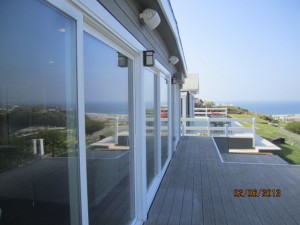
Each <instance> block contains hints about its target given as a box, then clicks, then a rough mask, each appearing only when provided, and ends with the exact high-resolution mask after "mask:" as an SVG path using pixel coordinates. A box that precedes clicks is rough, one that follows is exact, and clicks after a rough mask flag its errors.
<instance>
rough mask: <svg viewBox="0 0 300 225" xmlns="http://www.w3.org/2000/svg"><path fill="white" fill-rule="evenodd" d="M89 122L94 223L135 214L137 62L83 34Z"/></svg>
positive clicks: (126, 218) (91, 216) (120, 221)
mask: <svg viewBox="0 0 300 225" xmlns="http://www.w3.org/2000/svg"><path fill="white" fill-rule="evenodd" d="M84 59H85V61H84V68H85V71H84V76H85V80H84V81H85V84H84V86H85V111H86V115H85V121H86V145H87V171H88V198H89V199H88V200H89V219H90V224H128V223H130V222H131V220H132V218H133V216H132V213H133V210H131V209H132V198H131V196H132V195H131V191H132V190H131V188H130V187H131V186H130V184H131V182H130V170H131V167H132V165H131V151H132V147H131V146H130V135H131V134H130V129H129V127H130V120H129V111H128V109H129V98H128V96H129V92H128V91H129V89H128V85H129V79H130V74H131V67H132V61H131V60H130V59H128V58H127V57H126V56H124V55H123V54H121V53H118V52H117V51H115V50H114V49H112V48H111V47H109V46H107V45H106V44H104V43H102V42H101V41H99V40H97V39H95V38H94V37H92V36H90V35H88V34H84Z"/></svg>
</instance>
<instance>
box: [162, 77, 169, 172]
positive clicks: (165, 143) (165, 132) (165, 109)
mask: <svg viewBox="0 0 300 225" xmlns="http://www.w3.org/2000/svg"><path fill="white" fill-rule="evenodd" d="M168 113H169V102H168V82H167V80H166V79H165V78H163V77H160V120H161V125H160V132H161V133H160V135H161V166H162V167H163V166H164V165H165V163H166V161H167V159H168V152H169V151H168V149H169V128H168V123H169V118H168Z"/></svg>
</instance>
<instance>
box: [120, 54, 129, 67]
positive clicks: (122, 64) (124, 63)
mask: <svg viewBox="0 0 300 225" xmlns="http://www.w3.org/2000/svg"><path fill="white" fill-rule="evenodd" d="M118 66H119V67H128V58H127V56H125V55H123V54H122V53H120V52H118Z"/></svg>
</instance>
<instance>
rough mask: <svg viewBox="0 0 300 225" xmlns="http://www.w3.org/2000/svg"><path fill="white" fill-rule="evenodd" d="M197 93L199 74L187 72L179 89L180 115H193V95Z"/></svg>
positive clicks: (186, 116) (185, 116) (184, 116)
mask: <svg viewBox="0 0 300 225" xmlns="http://www.w3.org/2000/svg"><path fill="white" fill-rule="evenodd" d="M196 94H199V74H198V73H189V74H188V76H187V78H186V79H185V83H184V84H183V85H182V89H181V94H180V96H181V116H182V117H183V118H189V117H191V118H192V117H194V116H195V115H194V109H195V100H196V98H195V95H196Z"/></svg>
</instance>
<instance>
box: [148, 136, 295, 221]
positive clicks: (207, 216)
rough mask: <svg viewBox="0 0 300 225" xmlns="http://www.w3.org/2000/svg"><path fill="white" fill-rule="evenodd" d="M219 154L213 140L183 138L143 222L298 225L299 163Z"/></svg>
mask: <svg viewBox="0 0 300 225" xmlns="http://www.w3.org/2000/svg"><path fill="white" fill-rule="evenodd" d="M220 156H221V155H220V154H219V152H218V150H217V148H216V145H215V143H214V141H213V139H212V138H210V137H182V138H181V140H180V142H179V144H178V147H177V151H176V153H175V154H174V157H173V159H172V161H171V163H170V165H169V168H168V171H167V172H166V174H165V177H164V178H163V181H162V183H161V185H160V188H159V190H158V192H157V195H156V197H155V200H154V202H153V204H152V206H151V208H150V211H149V214H148V220H147V221H146V222H145V223H144V224H145V225H154V224H156V225H167V224H170V225H176V224H178V225H194V224H207V225H211V224H212V225H213V224H216V225H217V224H220V225H226V224H228V225H234V224H242V225H247V224H253V225H274V224H278V225H281V224H289V225H295V224H300V188H299V187H300V167H298V166H292V165H288V164H281V165H280V164H276V163H275V164H276V165H275V164H274V163H272V161H270V160H269V161H270V163H269V164H268V163H241V162H239V163H234V162H230V163H227V162H226V161H225V162H223V160H221V158H220ZM257 157H259V156H256V158H257ZM258 160H259V159H258ZM264 160H265V159H264ZM235 189H238V193H237V192H236V193H235V194H238V195H240V196H244V195H245V197H235V196H234V190H235ZM249 189H250V190H251V191H252V190H253V189H256V190H257V195H258V197H249V196H248V194H249V192H248V191H247V192H246V191H245V190H249ZM264 189H266V190H264ZM268 189H269V190H270V192H268ZM273 190H274V191H273ZM279 191H280V192H279ZM252 194H253V192H252ZM279 194H280V197H276V195H278V196H279ZM263 195H264V196H263ZM273 195H274V196H275V197H273Z"/></svg>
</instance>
